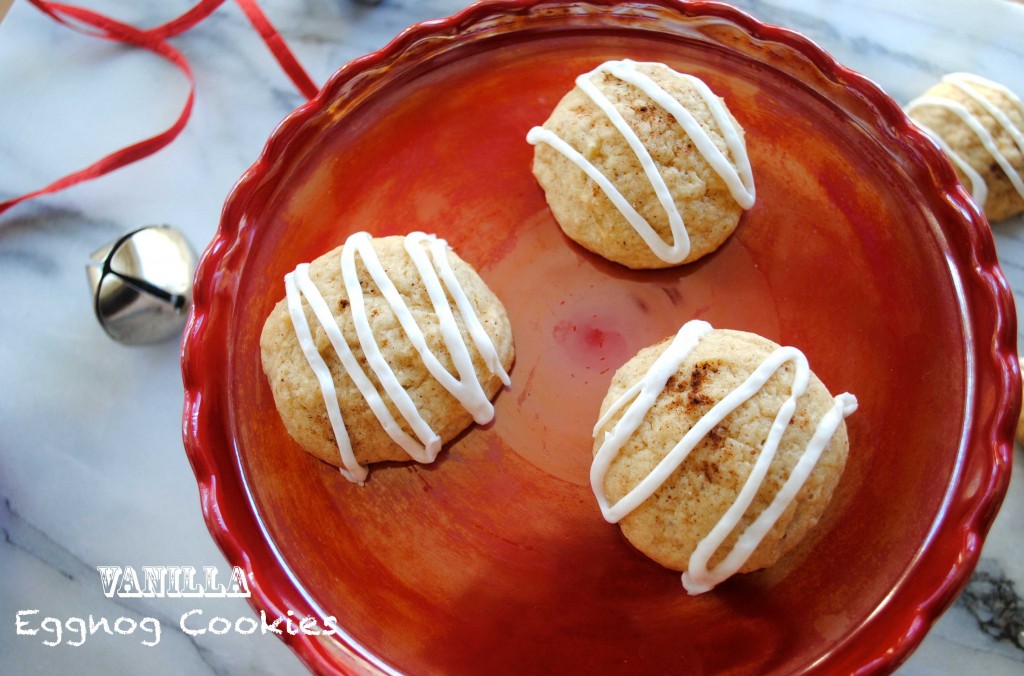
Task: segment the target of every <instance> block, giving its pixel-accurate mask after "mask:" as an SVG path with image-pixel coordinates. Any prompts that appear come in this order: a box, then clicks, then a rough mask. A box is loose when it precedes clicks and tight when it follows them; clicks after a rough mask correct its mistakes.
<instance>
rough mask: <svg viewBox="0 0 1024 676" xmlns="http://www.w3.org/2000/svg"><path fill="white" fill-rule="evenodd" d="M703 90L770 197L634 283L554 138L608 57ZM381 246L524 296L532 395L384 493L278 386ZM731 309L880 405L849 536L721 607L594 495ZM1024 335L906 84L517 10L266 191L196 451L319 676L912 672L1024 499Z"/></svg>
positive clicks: (746, 325)
mask: <svg viewBox="0 0 1024 676" xmlns="http://www.w3.org/2000/svg"><path fill="white" fill-rule="evenodd" d="M621 57H630V58H633V59H637V60H657V61H663V62H665V63H667V64H669V65H670V66H672V67H673V68H676V69H678V70H681V71H687V72H691V73H694V74H697V75H699V76H700V77H702V78H704V79H705V80H706V81H707V82H708V83H709V84H710V85H711V87H712V89H714V90H715V91H716V92H717V93H719V94H720V95H722V96H724V97H725V98H726V100H727V101H728V103H729V105H730V107H731V109H732V111H733V113H734V114H735V115H736V117H737V118H738V119H739V120H740V122H741V123H742V124H743V125H744V127H745V128H746V131H747V138H748V143H749V146H750V152H751V157H752V162H753V166H754V170H755V176H756V180H757V189H758V200H757V204H756V205H755V206H754V208H753V209H752V210H751V211H749V212H748V213H747V214H746V215H745V217H744V220H743V221H742V222H741V224H740V227H739V228H738V230H737V232H736V233H735V235H734V236H733V237H732V238H731V239H730V240H729V241H728V242H727V243H726V245H725V246H724V247H723V248H722V249H720V250H719V251H718V252H717V253H715V254H713V255H711V256H709V257H707V258H706V259H704V260H702V261H700V262H698V263H697V264H694V265H689V266H686V267H683V268H679V269H676V270H669V271H662V272H645V273H634V272H630V271H627V270H625V269H623V268H620V267H618V266H615V265H611V264H608V263H605V262H603V261H602V260H600V259H598V258H596V257H594V256H592V255H590V254H588V253H587V252H585V251H583V250H581V249H580V248H579V247H577V246H575V245H574V244H572V243H571V242H570V241H568V240H567V239H565V238H564V237H563V236H562V235H561V234H560V231H559V230H558V228H557V226H556V224H555V223H554V221H553V220H552V217H551V215H550V214H549V212H548V210H547V208H546V205H545V202H544V197H543V194H542V193H541V191H540V189H539V188H538V187H537V185H536V184H535V182H534V180H533V177H532V175H531V174H530V161H531V157H532V149H531V147H530V146H529V145H527V144H526V142H525V140H524V137H525V135H526V131H527V130H528V129H529V127H530V126H531V125H534V124H538V123H540V122H542V121H543V120H544V119H545V118H546V117H547V115H548V113H549V112H550V110H551V109H552V107H553V106H554V104H555V103H556V101H557V100H558V99H559V98H560V97H561V96H562V94H563V93H564V92H566V91H567V90H568V89H569V88H570V87H571V86H572V82H573V79H574V77H575V76H576V75H577V74H579V73H581V72H583V71H586V70H589V69H590V68H592V67H593V66H595V65H596V64H597V63H599V62H601V61H603V60H605V59H608V58H621ZM358 229H367V230H370V231H372V232H374V233H376V234H391V233H404V232H409V231H412V230H425V231H428V232H435V233H438V234H440V235H441V236H443V237H445V238H447V239H448V240H449V242H450V243H451V244H452V245H453V246H454V247H455V248H456V249H457V250H458V251H459V252H460V254H461V255H462V256H463V257H464V258H465V259H467V260H468V261H469V262H471V263H472V264H473V265H475V266H476V267H477V269H478V270H479V271H480V273H481V275H482V276H483V277H484V279H485V280H486V281H487V282H488V283H489V284H490V286H491V287H492V288H493V289H494V290H495V292H496V293H497V294H498V295H499V296H500V297H501V298H502V299H503V300H504V302H505V304H506V307H507V308H508V311H509V315H510V317H511V320H512V324H513V328H514V331H515V340H516V350H517V361H516V364H515V367H514V370H513V373H512V376H513V387H512V389H511V390H510V391H506V392H503V393H501V394H500V395H499V397H498V399H497V417H496V420H495V422H494V423H492V424H491V425H488V426H486V427H477V428H472V429H470V430H469V431H468V432H467V433H465V434H463V435H462V436H461V437H460V438H459V439H457V440H456V441H455V442H454V443H452V444H451V445H450V447H449V448H448V449H447V451H446V452H445V453H443V454H442V456H441V457H440V458H439V460H438V461H437V462H436V463H435V464H433V465H431V466H426V467H423V466H416V465H397V464H396V465H389V466H376V467H374V468H373V470H372V473H371V478H370V481H369V483H368V485H367V486H366V487H364V488H359V487H356V486H354V485H351V484H348V483H347V482H346V481H345V480H344V479H343V478H342V477H341V476H340V475H339V474H338V472H337V471H336V470H333V469H332V468H330V467H328V466H326V465H324V464H322V463H320V462H318V461H316V460H314V459H313V458H312V457H310V456H308V455H306V454H304V453H302V452H301V451H300V449H299V448H298V447H297V446H296V445H295V443H294V442H292V440H291V439H290V438H289V437H288V435H287V433H286V432H285V430H284V427H283V426H282V424H281V422H280V420H279V418H278V416H277V414H276V412H275V409H274V404H273V401H272V398H271V394H270V390H269V387H268V386H267V383H266V379H265V377H264V375H263V373H262V370H261V366H260V357H259V346H258V339H259V334H260V330H261V327H262V324H263V320H264V318H265V316H266V315H267V313H268V312H269V311H270V308H271V307H272V305H273V304H274V303H275V302H276V301H277V300H278V299H279V298H281V297H282V295H283V284H282V281H281V280H282V277H283V275H284V274H285V273H286V272H287V271H289V270H291V269H292V268H293V267H294V266H295V265H296V264H297V263H298V262H301V261H306V260H310V259H312V258H314V257H315V256H317V255H319V254H320V253H322V252H323V251H326V250H328V249H330V248H332V247H334V246H336V245H337V244H339V243H341V242H342V241H344V239H345V237H346V236H347V234H348V233H349V232H351V231H354V230H358ZM693 317H702V318H705V319H707V320H709V321H711V322H712V324H714V325H715V326H718V327H728V328H736V329H744V330H750V331H755V332H757V333H760V334H763V335H765V336H768V337H770V338H772V339H774V340H775V341H777V342H779V343H782V344H787V345H796V346H799V347H800V348H801V349H803V350H804V351H805V352H806V353H807V355H808V357H809V359H810V362H811V364H812V365H813V367H814V369H815V371H816V372H817V373H818V375H820V376H821V378H822V380H823V381H824V382H825V383H826V384H827V385H828V386H829V387H830V389H831V390H832V391H833V392H839V391H844V390H849V391H851V392H854V393H855V394H856V395H857V396H858V397H859V399H860V402H861V408H860V410H859V411H858V412H857V413H856V415H854V416H853V417H852V418H850V420H849V421H848V425H849V430H850V439H851V453H850V461H849V464H848V468H847V471H846V474H845V475H844V478H843V481H842V482H841V484H840V488H839V490H838V492H837V494H836V496H835V499H834V501H833V503H832V505H831V506H830V508H829V510H828V512H827V514H826V516H825V518H824V519H823V522H822V523H821V524H820V527H819V528H818V529H817V531H816V532H815V533H814V535H813V536H812V537H811V538H810V541H809V542H807V543H805V544H804V545H802V546H801V547H800V548H799V549H798V550H797V551H796V552H795V553H793V554H791V555H790V556H788V557H787V558H786V559H784V560H783V561H782V562H780V563H779V564H777V565H776V566H774V567H772V568H771V569H769V570H767V571H764V572H760V573H756V574H751V575H745V576H738V577H735V578H733V579H732V580H730V581H729V582H727V583H726V584H724V585H722V586H721V587H719V588H718V589H716V590H714V591H713V592H712V593H709V594H705V595H702V596H699V597H688V596H687V595H686V594H685V593H684V592H683V590H682V588H681V587H680V584H679V577H678V575H677V574H675V573H672V572H670V571H667V570H664V569H662V568H660V567H658V566H657V565H655V564H653V563H651V562H649V561H647V560H646V559H645V558H643V557H642V556H640V555H639V554H637V553H635V552H634V551H632V550H631V549H630V548H629V546H628V545H627V544H626V543H625V541H624V540H622V539H621V538H620V536H619V534H618V530H617V529H616V528H615V527H614V526H610V525H608V524H606V523H604V521H603V520H602V519H601V515H600V512H599V510H598V508H597V505H596V503H595V500H594V498H593V496H592V494H591V492H590V489H589V487H588V484H587V470H588V467H589V463H590V453H591V440H590V437H589V430H590V426H591V425H592V424H593V421H594V419H595V416H596V414H597V410H598V404H599V402H600V399H601V397H602V396H603V393H604V392H605V390H606V388H607V386H608V383H609V381H610V378H611V374H612V373H613V372H614V370H615V368H617V367H618V366H619V365H620V364H621V363H622V362H623V361H624V360H625V359H626V358H628V357H629V356H630V355H632V354H633V353H634V352H635V351H636V350H637V349H639V348H640V347H642V346H646V345H648V344H651V343H653V342H655V341H657V340H659V339H661V338H663V337H665V336H667V335H669V334H671V333H673V332H674V331H675V330H676V329H677V328H678V327H679V326H680V324H682V323H683V322H684V321H686V320H688V319H691V318H693ZM1014 337H1015V318H1014V312H1013V306H1012V301H1011V296H1010V293H1009V291H1008V289H1007V286H1006V283H1005V280H1004V279H1003V276H1002V274H1001V272H1000V271H999V269H998V267H997V264H996V258H995V252H994V248H993V244H992V239H991V235H990V233H989V230H988V226H987V224H986V222H985V220H984V218H983V217H982V216H981V215H980V213H979V212H978V210H977V209H976V208H975V207H974V206H973V204H972V203H971V202H970V201H969V199H968V198H967V195H966V193H965V192H964V191H963V190H962V188H960V186H959V184H958V183H957V182H956V179H955V177H954V174H953V172H952V170H951V169H950V166H949V164H948V163H947V162H946V161H945V160H944V158H943V157H942V156H941V154H940V153H939V151H938V150H937V148H936V147H935V146H934V145H933V144H932V143H931V142H930V141H929V140H928V139H927V138H926V137H924V136H923V135H922V134H921V133H920V132H918V131H917V130H916V128H914V127H913V126H912V125H911V124H910V123H909V122H908V120H907V118H906V117H905V116H904V115H903V114H902V112H901V111H900V109H899V108H898V106H897V105H896V104H895V103H894V102H893V101H892V100H891V99H889V98H888V97H887V96H886V95H885V94H884V93H882V92H881V91H880V90H879V89H878V88H877V87H876V86H875V85H873V84H872V83H871V82H869V81H867V80H866V79H864V78H863V77H861V76H859V75H857V74H855V73H853V72H851V71H849V70H847V69H846V68H844V67H842V66H840V65H839V64H837V63H836V62H835V61H834V60H833V59H832V58H830V57H829V56H828V55H826V54H825V53H823V52H822V51H821V50H820V49H819V48H817V47H816V46H814V45H813V44H812V43H810V42H809V41H808V40H807V39H805V38H803V37H801V36H800V35H797V34H795V33H793V32H791V31H788V30H785V29H781V28H777V27H773V26H766V25H763V24H761V23H759V22H757V21H755V20H754V19H752V18H751V17H749V16H747V15H745V14H743V13H741V12H739V11H737V10H735V9H732V8H729V7H726V6H724V5H719V4H714V3H705V2H693V3H679V2H670V1H668V0H659V1H652V2H635V3H611V2H590V3H540V2H491V3H483V4H480V5H476V6H473V7H471V8H469V9H467V10H465V11H463V12H461V13H459V14H458V15H456V16H454V17H451V18H449V19H446V20H443V21H433V22H427V23H424V24H420V25H418V26H416V27H414V28H411V29H409V30H408V31H406V32H404V33H403V34H402V35H401V36H399V37H398V38H397V39H396V40H395V41H394V42H392V43H391V44H390V45H388V46H387V47H386V48H384V49H383V50H381V51H380V52H377V53H375V54H372V55H370V56H367V57H364V58H362V59H359V60H357V61H355V62H353V63H351V64H349V65H348V66H346V67H345V68H343V69H341V70H340V71H339V72H338V73H337V74H336V75H335V76H334V77H333V78H332V79H331V81H330V82H329V83H328V84H327V85H326V86H325V87H324V89H323V91H322V92H321V93H320V95H319V96H317V97H316V98H315V99H314V100H312V101H311V102H310V103H308V104H307V105H305V106H303V107H302V108H300V109H299V110H297V111H295V112H294V113H293V114H292V115H290V116H289V117H288V118H287V119H286V120H285V121H284V122H283V123H282V124H281V126H280V127H279V128H278V129H277V130H276V131H275V132H274V134H273V135H272V137H271V138H270V140H269V142H268V144H267V147H266V149H265V150H264V152H263V154H262V155H261V156H260V158H259V160H258V161H257V162H256V164H255V165H253V167H252V168H251V169H250V170H249V171H248V172H247V173H246V174H245V176H243V178H242V179H241V180H240V181H239V183H238V185H237V186H236V188H235V190H234V191H233V193H232V195H231V197H230V198H229V200H228V202H227V205H226V206H225V210H224V217H223V221H222V223H221V226H220V230H219V231H218V233H217V236H216V237H215V238H214V241H213V243H212V244H211V245H210V248H209V249H208V250H207V251H206V254H205V255H204V256H203V259H202V262H201V264H200V267H199V271H198V274H197V280H196V287H195V301H194V307H193V310H192V317H191V320H190V323H189V326H188V329H187V332H186V337H185V346H184V350H183V372H184V380H185V391H186V399H185V422H184V435H185V445H186V449H187V451H188V453H189V457H190V459H191V461H192V464H193V467H194V469H195V472H196V476H197V478H198V481H199V486H200V491H201V496H202V504H203V509H204V513H205V515H206V518H207V521H208V524H209V527H210V530H211V532H212V533H213V535H214V537H215V538H216V540H217V542H218V543H219V544H220V546H221V548H222V549H223V550H224V553H225V554H226V556H227V558H228V560H229V561H230V562H231V563H232V564H233V565H239V566H242V567H244V568H245V570H246V571H247V572H249V574H250V580H251V588H252V592H253V596H252V603H253V605H254V606H255V607H256V608H257V609H263V610H266V611H267V614H268V616H270V617H275V616H277V617H283V616H286V614H287V612H288V611H289V610H291V611H293V612H294V614H295V615H296V616H304V615H316V616H321V617H322V616H326V615H331V616H334V617H336V618H337V620H338V624H339V625H340V626H341V628H342V629H343V630H344V633H343V635H341V636H338V637H334V638H323V637H320V638H315V637H309V636H303V635H298V636H291V637H286V640H288V641H289V643H290V645H291V646H292V647H293V648H294V649H295V650H296V652H297V653H298V654H299V656H300V657H301V658H302V659H303V660H304V661H305V662H306V664H307V665H309V666H310V667H311V668H313V669H315V670H317V671H331V670H340V671H349V672H375V671H389V670H397V671H406V672H414V673H459V672H474V673H491V672H510V673H522V672H524V671H526V672H531V671H538V670H561V671H581V672H584V671H605V670H615V671H624V672H652V671H657V672H666V671H675V672H686V673H700V672H736V673H767V672H802V671H828V672H846V671H855V670H874V669H890V668H894V667H895V666H896V665H898V664H899V663H900V662H901V661H902V660H903V659H905V658H906V657H907V655H908V654H909V652H910V651H911V650H912V649H913V648H914V646H916V645H917V643H918V642H919V641H920V640H921V638H922V637H923V635H924V633H925V632H926V631H927V629H928V627H929V626H930V624H931V623H932V621H934V620H935V619H936V617H937V616H938V615H939V613H941V612H942V611H943V610H944V609H945V608H946V607H947V606H948V605H949V603H950V602H951V601H952V600H953V598H954V597H955V595H956V594H957V592H958V591H959V590H960V589H961V587H962V586H963V584H964V583H965V582H966V578H967V576H968V574H969V573H970V571H971V569H972V568H973V566H974V564H975V561H976V559H977V556H978V552H979V550H980V547H981V543H982V540H983V537H984V535H985V533H986V531H987V529H988V527H989V524H990V523H991V520H992V518H993V516H994V515H995V512H996V509H997V508H998V506H999V504H1000V501H1001V499H1002V496H1003V494H1004V492H1005V490H1006V482H1007V480H1008V477H1009V463H1010V452H1011V444H1012V441H1011V439H1012V429H1013V423H1014V421H1013V419H1012V418H1013V413H1014V412H1015V411H1016V410H1017V407H1018V406H1019V396H1020V395H1019V391H1020V390H1019V387H1020V385H1019V373H1018V369H1017V364H1016V359H1015V348H1014V343H1015V340H1014Z"/></svg>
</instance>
